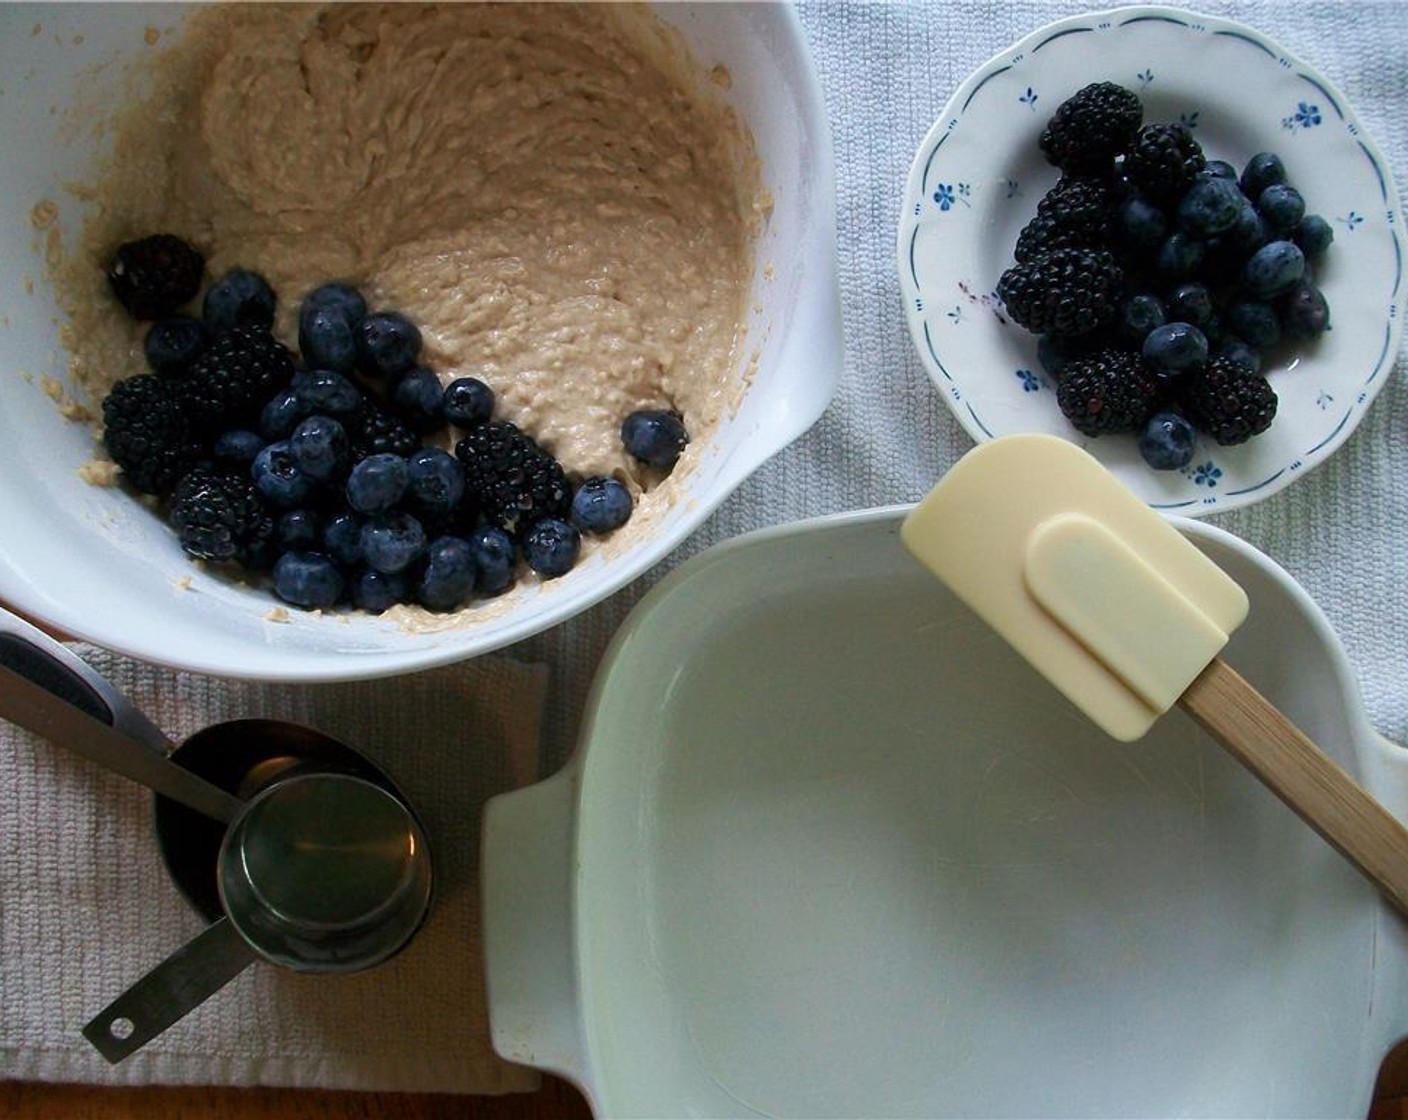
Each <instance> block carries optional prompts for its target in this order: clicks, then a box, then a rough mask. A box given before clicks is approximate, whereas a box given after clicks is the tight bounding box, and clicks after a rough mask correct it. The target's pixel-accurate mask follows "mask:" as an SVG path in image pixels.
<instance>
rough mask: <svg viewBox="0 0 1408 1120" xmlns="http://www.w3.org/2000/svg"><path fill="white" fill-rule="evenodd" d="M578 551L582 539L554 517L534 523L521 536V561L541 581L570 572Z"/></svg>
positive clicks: (567, 525)
mask: <svg viewBox="0 0 1408 1120" xmlns="http://www.w3.org/2000/svg"><path fill="white" fill-rule="evenodd" d="M581 549H582V535H581V534H580V533H579V532H577V530H576V529H574V528H573V527H572V526H571V525H569V524H567V522H565V521H559V520H558V519H557V518H556V517H544V518H543V519H542V520H541V521H535V522H534V523H533V524H532V525H531V526H530V527H529V529H528V532H527V533H525V534H524V536H523V559H524V560H526V561H527V562H528V566H529V567H530V568H532V569H533V571H535V572H537V573H538V574H539V575H540V576H542V577H543V578H544V579H555V578H556V577H558V576H562V575H566V574H567V573H568V572H570V571H571V570H572V565H573V564H575V563H576V562H577V553H579V552H580V551H581Z"/></svg>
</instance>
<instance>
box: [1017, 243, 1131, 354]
mask: <svg viewBox="0 0 1408 1120" xmlns="http://www.w3.org/2000/svg"><path fill="white" fill-rule="evenodd" d="M1123 284H1124V275H1123V273H1122V272H1121V271H1120V268H1119V266H1118V265H1117V264H1116V263H1115V258H1114V257H1113V256H1112V255H1111V254H1110V253H1108V252H1106V251H1104V250H1094V249H1058V250H1056V251H1055V252H1051V253H1047V254H1046V255H1044V256H1041V257H1038V258H1037V259H1036V260H1033V261H1028V262H1026V263H1023V264H1018V265H1015V266H1013V267H1012V268H1009V269H1008V270H1007V271H1006V272H1004V273H1003V274H1002V277H1001V278H1000V279H999V280H998V282H997V294H998V297H999V298H1000V299H1001V300H1002V302H1003V304H1004V305H1005V306H1006V307H1007V313H1008V314H1009V315H1010V316H1011V317H1012V319H1013V321H1014V322H1016V323H1017V325H1018V326H1022V327H1025V328H1026V329H1027V330H1029V331H1031V332H1032V333H1033V334H1052V335H1057V336H1061V337H1070V336H1073V335H1079V334H1085V333H1087V332H1088V331H1092V330H1095V329H1096V328H1097V327H1102V326H1104V325H1105V324H1106V323H1109V322H1110V321H1111V320H1112V319H1113V318H1114V315H1115V309H1116V307H1117V306H1118V304H1119V300H1120V295H1121V288H1122V287H1123Z"/></svg>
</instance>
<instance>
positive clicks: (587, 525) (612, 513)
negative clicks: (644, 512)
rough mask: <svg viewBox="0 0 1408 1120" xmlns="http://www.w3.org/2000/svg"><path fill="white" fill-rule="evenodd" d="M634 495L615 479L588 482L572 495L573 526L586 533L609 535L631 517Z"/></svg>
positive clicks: (592, 479)
mask: <svg viewBox="0 0 1408 1120" xmlns="http://www.w3.org/2000/svg"><path fill="white" fill-rule="evenodd" d="M631 508H632V502H631V492H630V491H629V490H627V489H626V488H625V487H624V486H622V485H621V484H620V483H619V482H617V481H616V480H615V479H614V478H600V477H597V478H589V479H587V480H586V481H584V482H583V483H582V485H581V486H579V487H577V492H576V493H575V494H574V495H572V524H574V525H575V526H577V528H579V529H580V530H582V532H584V533H609V532H611V530H613V529H619V528H620V527H621V526H622V525H624V524H625V523H626V522H627V521H629V520H630V517H631Z"/></svg>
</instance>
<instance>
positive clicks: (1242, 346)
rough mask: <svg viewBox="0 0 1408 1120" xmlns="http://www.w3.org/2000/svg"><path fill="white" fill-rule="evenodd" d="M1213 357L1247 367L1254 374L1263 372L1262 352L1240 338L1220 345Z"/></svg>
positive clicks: (1225, 340) (1230, 339)
mask: <svg viewBox="0 0 1408 1120" xmlns="http://www.w3.org/2000/svg"><path fill="white" fill-rule="evenodd" d="M1213 356H1214V357H1217V358H1222V359H1224V360H1226V361H1229V362H1237V363H1238V364H1239V365H1243V366H1246V367H1247V369H1249V370H1251V371H1252V373H1260V372H1261V351H1260V350H1258V349H1257V348H1256V347H1255V346H1252V345H1251V344H1250V343H1247V342H1243V341H1242V340H1241V339H1240V338H1228V339H1224V340H1223V341H1222V342H1220V343H1218V345H1217V347H1216V348H1215V349H1214V350H1213Z"/></svg>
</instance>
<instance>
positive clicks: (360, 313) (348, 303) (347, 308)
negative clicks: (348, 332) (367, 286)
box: [298, 280, 367, 327]
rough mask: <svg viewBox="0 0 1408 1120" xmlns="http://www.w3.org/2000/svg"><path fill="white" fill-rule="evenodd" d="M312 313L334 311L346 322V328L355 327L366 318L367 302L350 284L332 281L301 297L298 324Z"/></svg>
mask: <svg viewBox="0 0 1408 1120" xmlns="http://www.w3.org/2000/svg"><path fill="white" fill-rule="evenodd" d="M314 311H335V312H337V314H338V315H340V316H341V317H342V318H343V319H345V320H346V322H347V325H348V326H353V327H355V326H356V325H357V324H358V323H360V322H361V321H362V320H363V319H365V318H366V315H367V301H366V300H365V299H363V298H362V293H361V292H359V291H358V290H357V289H356V288H354V287H353V286H352V285H351V284H344V283H343V282H342V281H341V280H332V281H330V282H328V283H326V284H319V285H318V286H317V287H316V288H314V289H313V290H312V291H311V292H309V293H308V294H307V295H306V296H304V297H303V303H302V304H301V305H299V308H298V315H299V320H300V323H301V321H302V318H303V316H305V315H309V314H311V313H312V312H314Z"/></svg>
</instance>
